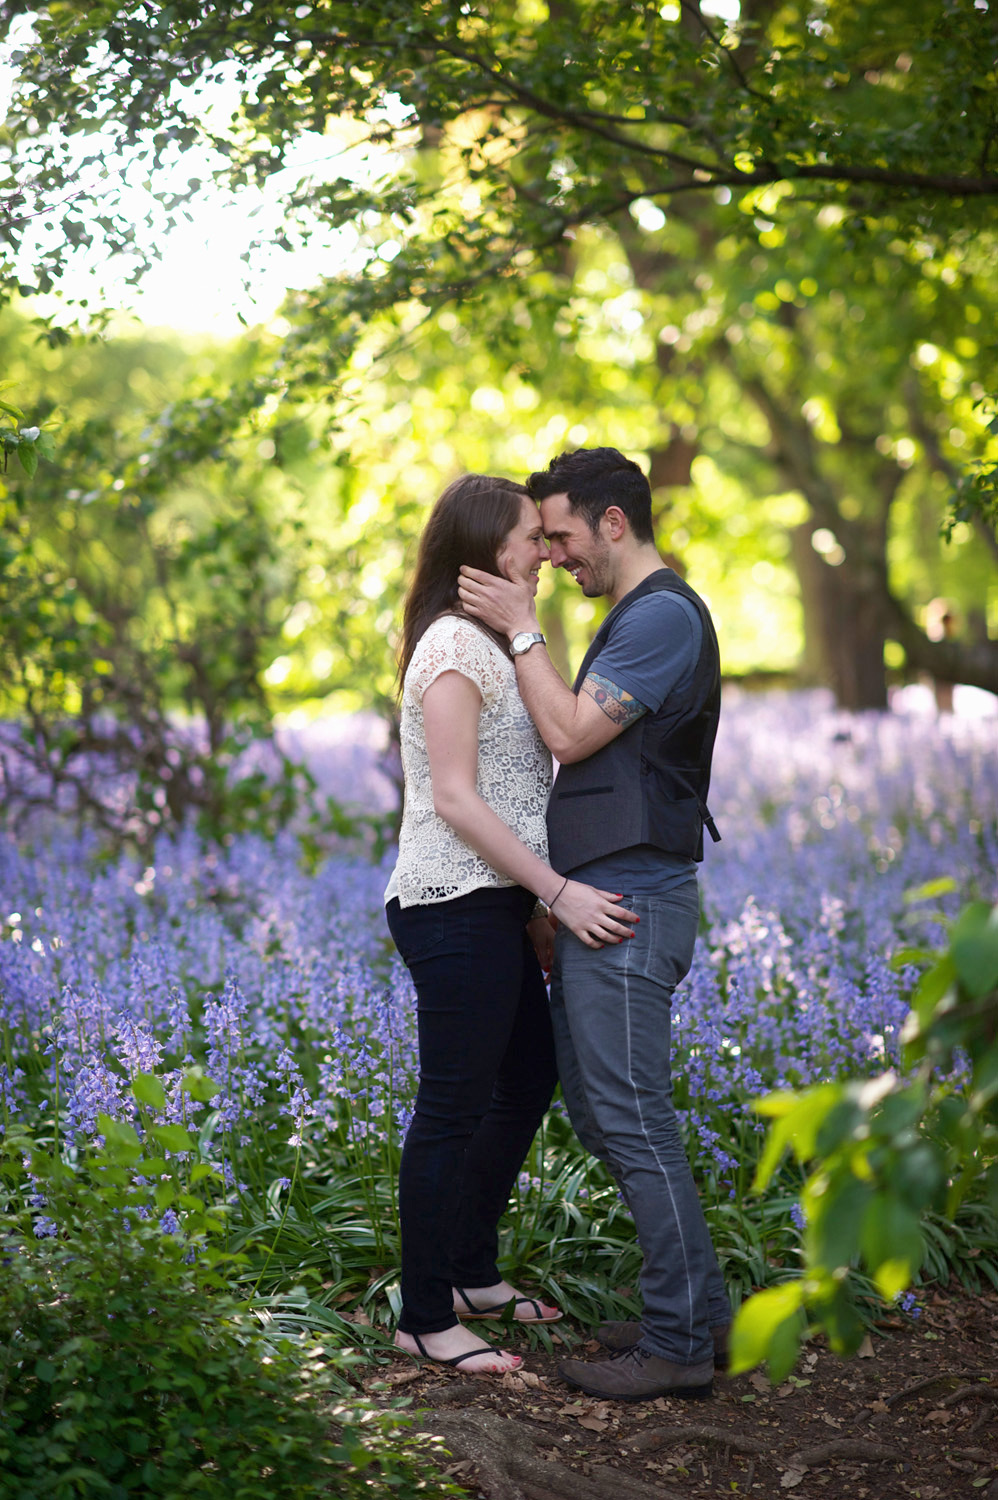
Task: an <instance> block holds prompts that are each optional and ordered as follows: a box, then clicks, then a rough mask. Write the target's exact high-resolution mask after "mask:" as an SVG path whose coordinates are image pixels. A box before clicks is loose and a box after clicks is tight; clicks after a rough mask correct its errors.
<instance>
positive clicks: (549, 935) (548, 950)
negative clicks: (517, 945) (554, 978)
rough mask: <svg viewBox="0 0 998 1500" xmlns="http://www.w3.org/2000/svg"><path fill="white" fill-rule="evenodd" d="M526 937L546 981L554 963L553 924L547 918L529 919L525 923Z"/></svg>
mask: <svg viewBox="0 0 998 1500" xmlns="http://www.w3.org/2000/svg"><path fill="white" fill-rule="evenodd" d="M527 936H528V937H529V939H530V941H531V942H532V943H533V945H534V952H535V953H536V954H537V962H538V963H539V964H540V966H541V969H542V970H543V972H544V978H545V979H546V978H547V977H548V975H549V974H550V973H551V965H552V964H553V963H554V924H553V923H552V921H551V919H550V918H549V917H531V919H530V921H529V922H528V923H527Z"/></svg>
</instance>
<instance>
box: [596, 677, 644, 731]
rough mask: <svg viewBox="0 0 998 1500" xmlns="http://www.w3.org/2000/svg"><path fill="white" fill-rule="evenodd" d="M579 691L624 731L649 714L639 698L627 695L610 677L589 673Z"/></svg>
mask: <svg viewBox="0 0 998 1500" xmlns="http://www.w3.org/2000/svg"><path fill="white" fill-rule="evenodd" d="M579 691H580V692H582V693H586V694H587V695H588V696H589V697H590V698H591V699H592V700H593V702H594V703H595V704H597V705H598V706H599V707H600V708H601V709H602V710H603V712H604V713H605V714H606V716H607V718H608V719H612V720H613V722H614V724H619V725H621V727H622V728H624V729H626V728H627V725H628V724H633V723H634V720H635V719H640V717H641V715H642V714H646V713H647V712H648V710H647V708H645V706H644V704H643V703H639V702H638V700H637V698H632V697H631V695H630V693H625V691H624V689H623V688H620V687H618V686H617V684H616V683H615V682H611V681H610V680H609V678H608V677H600V676H599V675H598V673H596V672H590V673H589V675H588V676H587V677H586V679H585V681H584V682H583V684H582V687H581V688H580V689H579Z"/></svg>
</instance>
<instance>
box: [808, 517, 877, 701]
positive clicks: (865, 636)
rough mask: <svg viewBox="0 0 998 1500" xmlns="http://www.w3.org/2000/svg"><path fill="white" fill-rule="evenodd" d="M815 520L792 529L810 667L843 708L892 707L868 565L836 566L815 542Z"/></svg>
mask: <svg viewBox="0 0 998 1500" xmlns="http://www.w3.org/2000/svg"><path fill="white" fill-rule="evenodd" d="M815 529H816V528H815V526H814V523H813V522H812V523H808V524H805V525H803V526H798V527H796V528H795V529H794V531H793V533H792V543H793V557H794V562H795V564H796V567H797V576H798V579H799V580H800V587H801V598H802V600H803V604H804V622H805V637H806V647H805V668H806V669H807V670H808V671H809V673H811V674H813V675H816V676H818V677H819V678H821V679H822V680H824V681H825V682H827V683H828V684H829V686H830V687H831V688H832V690H833V692H834V693H835V699H836V702H837V703H838V705H839V707H840V708H847V709H853V710H858V709H865V708H873V709H883V708H886V707H887V676H886V673H885V671H884V643H885V640H886V631H885V628H884V611H883V608H882V601H881V599H880V595H879V591H878V590H877V589H876V588H875V587H872V586H871V585H872V584H873V583H874V580H873V579H872V577H871V576H870V574H869V572H868V570H867V569H865V568H863V567H859V568H853V567H851V566H850V562H849V559H848V558H846V560H845V561H844V562H842V563H840V564H839V565H838V566H837V567H833V566H832V565H831V564H830V563H828V562H826V561H825V559H824V558H822V557H819V555H818V554H817V552H815V550H814V548H813V547H812V546H811V535H812V533H813V532H814V530H815Z"/></svg>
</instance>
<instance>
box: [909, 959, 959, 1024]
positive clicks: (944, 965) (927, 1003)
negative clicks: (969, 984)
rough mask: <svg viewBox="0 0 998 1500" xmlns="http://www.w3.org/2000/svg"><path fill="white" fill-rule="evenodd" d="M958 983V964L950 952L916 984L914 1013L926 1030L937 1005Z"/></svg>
mask: <svg viewBox="0 0 998 1500" xmlns="http://www.w3.org/2000/svg"><path fill="white" fill-rule="evenodd" d="M955 984H956V965H955V964H954V962H953V960H952V958H951V957H950V955H949V954H948V953H946V954H944V955H943V957H942V958H941V959H940V960H939V962H938V963H937V964H936V965H935V966H934V967H933V968H931V969H929V971H928V972H927V973H926V974H923V975H922V977H921V979H920V980H919V981H918V984H917V985H916V986H915V993H914V995H913V996H912V1013H913V1014H914V1015H915V1016H916V1017H917V1019H918V1023H919V1026H920V1028H921V1029H922V1030H923V1031H924V1030H926V1029H927V1027H928V1026H929V1023H930V1022H931V1020H932V1017H933V1016H934V1014H935V1011H936V1006H937V1005H938V1004H939V1002H940V1001H941V1000H942V999H943V997H944V996H945V995H947V994H948V993H949V991H950V990H952V989H953V987H954V986H955Z"/></svg>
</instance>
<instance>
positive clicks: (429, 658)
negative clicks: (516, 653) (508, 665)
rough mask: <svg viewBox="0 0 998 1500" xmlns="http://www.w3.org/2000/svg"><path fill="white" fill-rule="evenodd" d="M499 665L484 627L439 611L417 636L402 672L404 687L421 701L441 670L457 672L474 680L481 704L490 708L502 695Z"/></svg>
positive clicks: (500, 665) (492, 644) (501, 662)
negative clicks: (410, 659) (403, 672)
mask: <svg viewBox="0 0 998 1500" xmlns="http://www.w3.org/2000/svg"><path fill="white" fill-rule="evenodd" d="M502 667H503V661H502V657H501V656H500V654H499V649H498V647H497V646H496V645H495V644H494V643H493V642H492V641H491V640H490V638H489V637H488V636H487V635H486V634H485V633H484V631H481V630H479V629H478V626H477V625H473V624H472V623H471V622H470V621H469V620H462V619H460V618H459V617H458V616H456V615H443V616H441V618H440V619H439V620H434V621H433V624H432V625H430V626H429V628H428V629H427V630H426V632H425V633H424V635H423V636H422V637H421V638H420V641H419V644H418V645H417V647H416V650H415V652H414V653H413V657H412V661H411V663H410V665H409V671H408V673H407V674H406V689H407V691H408V692H409V693H411V695H412V697H413V698H414V699H416V700H418V701H421V700H422V697H423V694H424V693H425V692H426V689H427V688H428V687H429V686H430V684H431V683H433V682H436V680H437V678H438V677H439V676H441V674H442V673H444V672H460V673H461V675H462V677H467V678H468V679H469V680H470V681H471V682H473V683H474V684H475V686H476V687H477V689H478V691H479V692H480V693H481V695H482V703H483V705H484V706H485V707H486V708H490V707H491V706H492V705H493V704H494V703H495V702H496V701H497V699H498V698H499V697H501V695H502V691H503V671H502Z"/></svg>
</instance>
